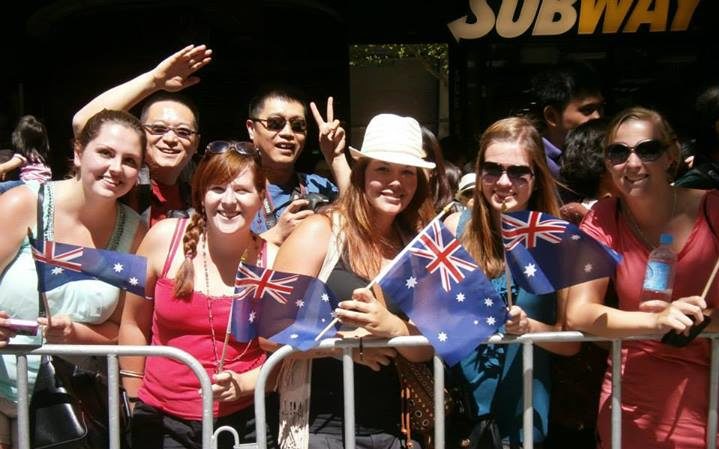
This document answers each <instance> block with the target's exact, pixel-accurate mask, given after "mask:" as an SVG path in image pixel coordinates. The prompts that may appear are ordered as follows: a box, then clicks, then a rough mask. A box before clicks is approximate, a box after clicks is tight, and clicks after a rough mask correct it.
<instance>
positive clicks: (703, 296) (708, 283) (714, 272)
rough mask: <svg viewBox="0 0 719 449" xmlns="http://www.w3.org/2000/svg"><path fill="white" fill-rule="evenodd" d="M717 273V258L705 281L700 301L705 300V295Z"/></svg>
mask: <svg viewBox="0 0 719 449" xmlns="http://www.w3.org/2000/svg"><path fill="white" fill-rule="evenodd" d="M717 271H719V257H717V261H716V263H715V264H714V269H713V270H712V273H711V274H710V275H709V279H708V280H707V283H706V285H704V291H703V292H702V299H707V293H709V289H710V288H711V285H712V284H713V283H714V278H715V277H716V274H717Z"/></svg>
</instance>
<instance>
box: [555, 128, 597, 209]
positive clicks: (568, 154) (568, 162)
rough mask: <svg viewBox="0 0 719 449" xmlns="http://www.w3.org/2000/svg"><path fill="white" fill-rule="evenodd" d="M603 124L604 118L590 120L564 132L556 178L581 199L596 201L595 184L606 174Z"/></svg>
mask: <svg viewBox="0 0 719 449" xmlns="http://www.w3.org/2000/svg"><path fill="white" fill-rule="evenodd" d="M607 125H608V122H607V120H605V119H602V118H599V119H593V120H589V121H588V122H585V123H582V124H581V125H579V126H577V127H576V128H574V129H572V130H570V131H569V132H568V133H567V140H566V141H565V145H566V146H565V148H564V151H563V152H562V163H561V167H560V169H559V176H560V179H561V180H562V181H563V182H564V184H566V185H567V187H569V189H570V190H572V191H573V192H575V193H577V194H579V195H580V196H581V197H582V198H597V193H598V191H599V183H600V181H601V178H602V175H603V174H604V172H605V171H606V167H605V166H604V147H603V144H604V143H603V141H604V136H605V135H606V133H607Z"/></svg>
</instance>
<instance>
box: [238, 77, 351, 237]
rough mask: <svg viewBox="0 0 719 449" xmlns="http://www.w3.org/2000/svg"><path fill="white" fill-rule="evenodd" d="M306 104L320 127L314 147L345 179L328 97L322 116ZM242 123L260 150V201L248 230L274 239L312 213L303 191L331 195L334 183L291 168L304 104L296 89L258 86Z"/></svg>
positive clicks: (340, 132)
mask: <svg viewBox="0 0 719 449" xmlns="http://www.w3.org/2000/svg"><path fill="white" fill-rule="evenodd" d="M312 109H313V111H312V112H313V113H314V116H315V119H316V121H317V124H318V126H319V128H320V149H321V150H322V153H323V155H324V157H325V159H326V160H327V163H328V164H329V166H330V167H331V169H332V171H333V173H334V175H335V177H336V179H339V180H340V182H343V180H344V179H345V178H346V180H347V182H348V180H349V165H348V164H347V160H346V158H345V155H344V147H345V132H344V129H343V128H342V127H341V126H339V121H338V120H334V117H333V107H332V98H331V97H330V99H329V100H328V102H327V120H326V121H325V120H324V119H323V118H322V117H321V115H320V114H319V113H318V112H317V108H316V107H315V106H314V103H313V104H312ZM246 127H247V132H248V134H249V136H250V139H252V141H253V142H254V144H255V146H256V147H257V149H258V150H259V151H260V157H261V158H262V168H263V169H264V171H265V174H266V175H267V190H266V194H265V198H264V199H263V205H262V206H263V207H262V208H261V209H260V211H259V212H258V214H257V216H256V217H255V220H254V221H253V223H252V230H253V231H254V232H256V233H258V234H263V237H264V238H265V239H266V240H268V241H270V242H272V243H275V244H278V245H279V244H281V243H282V242H283V241H284V240H285V238H287V236H288V235H289V234H290V233H291V232H292V230H293V229H294V228H295V227H296V226H297V225H298V224H299V223H300V222H301V221H302V220H303V219H305V218H307V217H309V216H310V215H312V214H313V213H314V211H313V210H311V209H309V208H308V207H309V201H307V200H306V199H305V197H307V195H308V194H322V195H324V196H325V197H327V198H328V199H329V200H330V201H332V200H334V199H335V197H336V196H337V194H338V189H337V187H336V186H335V185H334V184H333V183H332V182H331V181H330V180H329V179H327V178H325V177H323V176H320V175H317V174H312V173H301V172H298V171H297V170H296V169H295V163H296V161H297V158H298V157H299V156H300V154H301V152H302V150H303V149H304V146H305V140H306V137H307V118H306V108H305V105H304V102H303V100H302V97H301V95H300V94H299V93H297V92H295V91H293V90H292V89H290V88H270V89H267V90H265V91H263V92H262V93H260V94H259V95H258V96H256V97H255V98H253V99H252V100H251V102H250V106H249V116H248V119H247V122H246Z"/></svg>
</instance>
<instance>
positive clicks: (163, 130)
mask: <svg viewBox="0 0 719 449" xmlns="http://www.w3.org/2000/svg"><path fill="white" fill-rule="evenodd" d="M142 127H143V128H145V130H147V132H148V133H150V134H152V135H153V136H164V135H165V134H167V133H168V132H170V131H172V132H174V133H175V135H176V136H177V137H180V138H182V139H189V138H191V137H192V136H193V135H195V134H197V131H195V130H194V129H190V128H187V127H184V126H167V125H160V124H156V125H155V124H153V125H142Z"/></svg>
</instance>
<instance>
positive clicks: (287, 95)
mask: <svg viewBox="0 0 719 449" xmlns="http://www.w3.org/2000/svg"><path fill="white" fill-rule="evenodd" d="M270 98H280V99H282V100H285V101H296V102H297V103H299V104H301V105H302V108H303V109H304V112H305V115H306V114H307V105H306V101H305V95H304V93H303V92H302V91H301V90H299V89H297V88H294V87H290V86H283V85H278V84H274V85H271V86H263V87H261V88H260V89H259V91H258V93H257V95H255V96H254V97H252V99H251V100H250V107H249V110H248V117H249V118H252V117H257V116H258V114H259V113H260V111H261V110H262V108H263V107H264V105H265V101H266V100H268V99H270Z"/></svg>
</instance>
